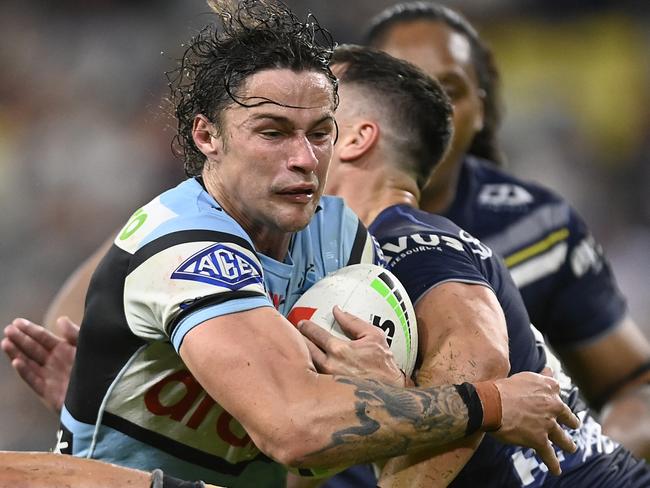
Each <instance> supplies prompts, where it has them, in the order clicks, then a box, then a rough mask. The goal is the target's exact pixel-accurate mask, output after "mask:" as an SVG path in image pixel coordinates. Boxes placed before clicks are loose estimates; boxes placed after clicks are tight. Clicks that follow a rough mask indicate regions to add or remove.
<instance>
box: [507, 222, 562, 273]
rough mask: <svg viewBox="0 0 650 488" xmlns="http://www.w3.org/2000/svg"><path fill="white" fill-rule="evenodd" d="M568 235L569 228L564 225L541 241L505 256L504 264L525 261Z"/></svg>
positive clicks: (509, 264) (509, 266)
mask: <svg viewBox="0 0 650 488" xmlns="http://www.w3.org/2000/svg"><path fill="white" fill-rule="evenodd" d="M568 237H569V229H568V228H566V227H564V228H562V229H560V230H557V231H555V232H552V233H551V234H549V235H548V236H546V237H545V238H544V239H542V240H541V241H538V242H536V243H535V244H531V245H530V246H528V247H526V248H524V249H522V250H521V251H517V252H516V253H514V254H511V255H510V256H508V257H506V258H505V259H504V261H505V263H506V266H507V267H508V268H511V267H513V266H516V265H517V264H519V263H521V262H523V261H526V260H527V259H530V258H531V257H533V256H536V255H537V254H541V253H543V252H544V251H546V250H548V249H550V248H551V247H553V246H554V245H555V244H557V243H558V242H561V241H564V240H566V239H567V238H568Z"/></svg>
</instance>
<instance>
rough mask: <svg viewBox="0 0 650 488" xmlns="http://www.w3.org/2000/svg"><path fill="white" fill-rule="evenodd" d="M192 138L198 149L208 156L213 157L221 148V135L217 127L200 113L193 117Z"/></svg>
mask: <svg viewBox="0 0 650 488" xmlns="http://www.w3.org/2000/svg"><path fill="white" fill-rule="evenodd" d="M192 139H193V140H194V144H196V147H197V148H198V150H199V151H201V152H202V153H203V154H205V156H206V157H208V158H214V157H215V156H216V155H217V154H218V153H219V151H220V149H221V147H222V146H221V136H220V135H219V133H218V131H217V128H216V127H215V126H214V124H213V123H212V122H210V120H209V119H208V118H207V117H206V116H205V115H202V114H199V115H197V116H196V117H194V123H193V124H192Z"/></svg>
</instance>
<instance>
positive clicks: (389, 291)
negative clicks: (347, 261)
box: [287, 264, 418, 376]
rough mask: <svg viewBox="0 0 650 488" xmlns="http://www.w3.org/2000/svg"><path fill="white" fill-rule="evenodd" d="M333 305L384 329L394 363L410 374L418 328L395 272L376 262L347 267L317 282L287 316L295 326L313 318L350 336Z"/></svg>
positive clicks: (341, 335)
mask: <svg viewBox="0 0 650 488" xmlns="http://www.w3.org/2000/svg"><path fill="white" fill-rule="evenodd" d="M334 305H338V306H339V307H341V308H342V309H343V310H345V311H346V312H348V313H351V314H353V315H356V316H357V317H359V318H361V319H363V320H365V321H366V322H370V323H371V324H373V325H375V326H376V327H379V328H380V329H382V330H383V331H384V333H385V334H386V340H387V342H388V345H389V347H390V350H391V351H392V353H393V356H394V358H395V362H396V363H397V365H398V366H399V368H400V369H401V370H402V371H404V372H405V373H406V374H407V375H408V376H411V374H412V373H413V368H414V367H415V359H416V356H417V352H418V328H417V322H416V319H415V310H414V309H413V304H412V303H411V300H410V299H409V297H408V295H407V293H406V290H405V289H404V286H403V285H402V284H401V283H400V282H399V280H398V279H397V278H396V277H395V275H393V274H392V273H391V272H390V271H388V270H386V269H384V268H382V267H380V266H375V265H374V264H353V265H351V266H346V267H344V268H341V269H339V270H337V271H335V272H333V273H330V274H329V275H327V276H325V277H324V278H323V279H321V280H320V281H318V282H316V283H315V284H314V285H313V286H312V287H311V288H310V289H309V290H307V291H306V292H305V293H304V294H303V295H302V296H301V297H300V298H299V299H298V301H297V302H296V303H295V304H294V306H293V307H292V309H291V311H290V312H289V314H288V316H287V318H288V319H289V321H290V322H291V323H293V324H294V325H296V324H297V323H298V322H299V321H300V320H305V319H310V320H312V321H314V322H315V323H317V324H318V325H320V326H321V327H323V328H325V329H326V330H328V331H329V332H331V333H332V334H334V335H335V336H337V337H339V338H342V339H348V338H347V336H346V335H345V334H344V333H343V331H342V330H341V328H340V327H339V324H338V323H337V322H336V320H335V319H334V314H333V313H332V308H333V307H334Z"/></svg>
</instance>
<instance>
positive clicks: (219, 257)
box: [171, 244, 263, 290]
mask: <svg viewBox="0 0 650 488" xmlns="http://www.w3.org/2000/svg"><path fill="white" fill-rule="evenodd" d="M171 278H172V279H176V280H190V281H199V282H202V283H209V284H212V285H218V286H222V287H225V288H229V289H230V290H237V289H239V288H242V287H244V286H248V285H251V284H255V283H257V284H260V285H262V286H263V278H262V271H261V269H260V267H259V265H258V263H256V262H255V261H254V260H253V259H252V258H250V257H249V256H247V255H246V254H244V253H243V252H241V251H238V250H236V249H233V248H232V247H229V246H227V245H224V244H214V245H212V246H210V247H208V248H206V249H203V250H201V251H199V252H198V253H196V254H194V255H193V256H192V257H190V258H189V259H187V260H185V261H184V262H183V263H182V264H181V265H180V266H179V267H178V268H176V270H175V271H174V272H173V273H172V275H171Z"/></svg>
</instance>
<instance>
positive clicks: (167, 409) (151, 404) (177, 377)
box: [144, 370, 203, 422]
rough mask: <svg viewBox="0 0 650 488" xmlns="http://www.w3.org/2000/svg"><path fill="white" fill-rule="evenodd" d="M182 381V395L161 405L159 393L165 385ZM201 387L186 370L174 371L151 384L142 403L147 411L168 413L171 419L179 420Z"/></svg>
mask: <svg viewBox="0 0 650 488" xmlns="http://www.w3.org/2000/svg"><path fill="white" fill-rule="evenodd" d="M179 382H180V383H183V385H184V386H185V389H186V393H185V395H183V396H182V397H181V398H180V399H179V400H178V401H177V402H176V403H172V404H170V405H163V404H162V402H161V401H160V393H161V392H162V390H163V388H165V386H167V385H170V384H172V383H179ZM202 391H203V388H201V385H199V382H198V381H196V380H195V379H194V377H193V376H192V375H191V374H190V372H189V371H187V370H181V371H176V372H175V373H172V374H170V375H169V376H166V377H165V378H163V379H162V380H160V381H159V382H158V383H156V384H155V385H153V386H152V387H151V389H150V390H149V391H147V393H145V395H144V404H145V405H146V406H147V408H148V409H149V411H150V412H151V413H153V414H155V415H169V417H170V418H171V419H172V420H176V421H177V422H180V421H181V420H182V419H183V417H185V415H187V412H189V411H190V408H192V405H193V404H194V402H195V401H196V399H197V398H198V397H199V395H200V394H201V392H202Z"/></svg>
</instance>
